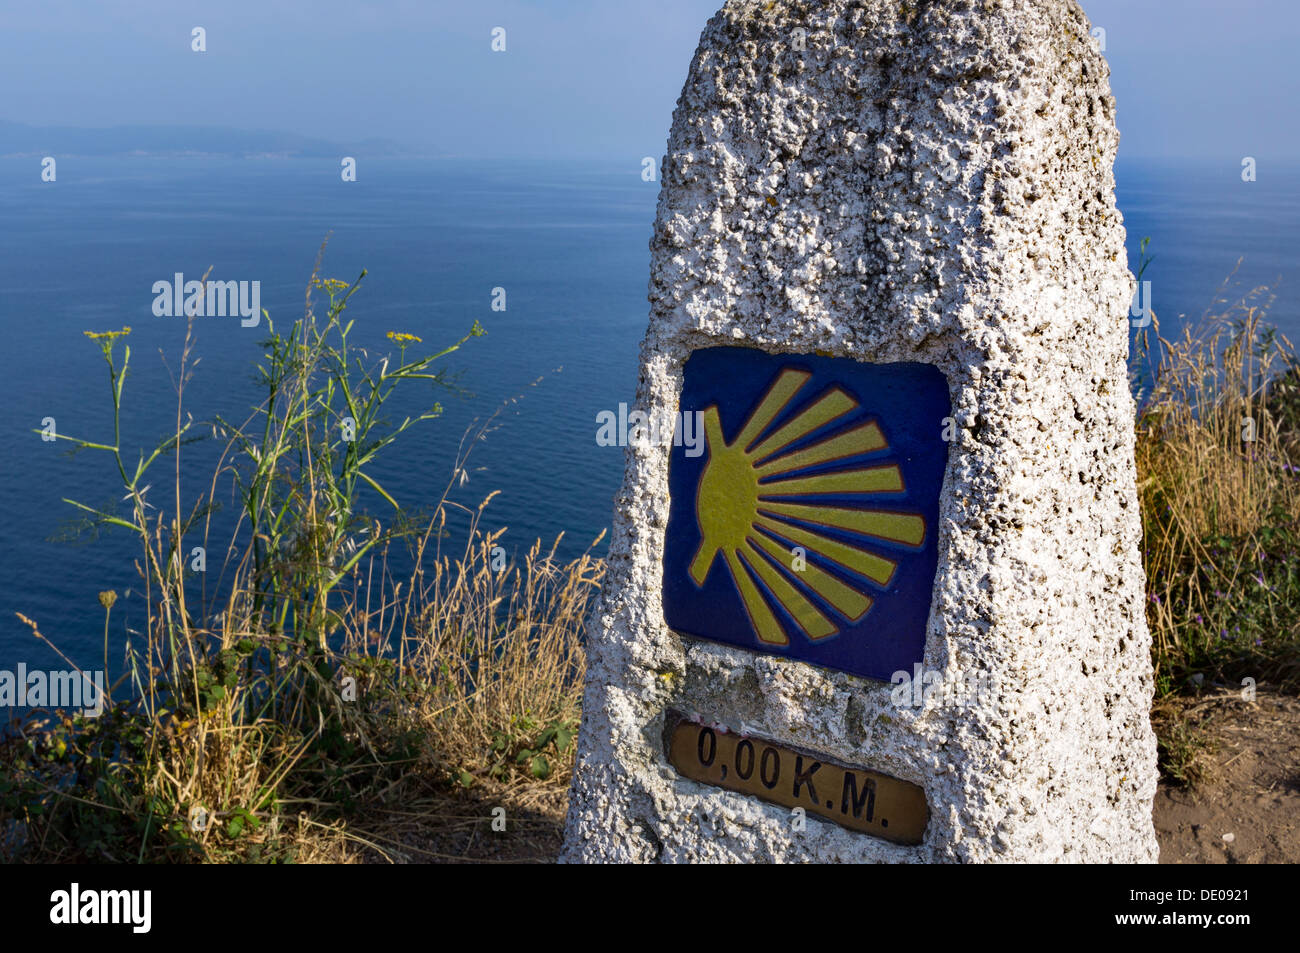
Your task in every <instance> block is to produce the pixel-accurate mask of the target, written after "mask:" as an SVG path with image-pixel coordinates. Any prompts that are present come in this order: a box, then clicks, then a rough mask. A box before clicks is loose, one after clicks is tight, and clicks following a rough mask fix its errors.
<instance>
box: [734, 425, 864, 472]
mask: <svg viewBox="0 0 1300 953" xmlns="http://www.w3.org/2000/svg"><path fill="white" fill-rule="evenodd" d="M887 446H888V444H887V443H885V438H884V435H883V434H881V432H880V428H879V427H877V426H876V425H875V424H874V423H870V424H863V425H862V426H861V427H854V428H853V429H852V430H847V431H845V432H844V433H842V434H839V435H837V436H834V437H831V438H829V439H827V440H823V441H822V442H821V443H815V444H813V445H812V446H811V447H805V448H804V449H803V450H796V451H795V452H794V453H790V454H787V455H785V456H784V457H777V458H776V459H775V460H771V461H769V462H767V463H765V464H763V465H762V466H761V467H758V468H757V472H758V475H759V476H760V477H765V476H771V475H773V474H777V473H789V472H791V471H793V470H802V469H803V468H804V467H811V466H815V465H816V464H818V463H826V462H827V461H830V460H838V459H841V458H843V457H851V456H855V455H856V454H859V453H871V452H872V451H875V450H883V449H885V447H887Z"/></svg>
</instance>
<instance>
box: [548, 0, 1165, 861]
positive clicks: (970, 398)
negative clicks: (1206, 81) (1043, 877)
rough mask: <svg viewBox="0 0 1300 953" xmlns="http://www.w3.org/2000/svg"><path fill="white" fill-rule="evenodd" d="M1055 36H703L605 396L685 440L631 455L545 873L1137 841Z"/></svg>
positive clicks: (741, 20)
mask: <svg viewBox="0 0 1300 953" xmlns="http://www.w3.org/2000/svg"><path fill="white" fill-rule="evenodd" d="M1090 30H1091V24H1090V23H1089V22H1088V20H1087V19H1086V18H1085V16H1084V15H1083V13H1082V12H1081V10H1080V9H1079V7H1078V5H1077V4H1076V3H1075V2H1073V0H931V2H923V0H917V2H897V0H891V2H886V0H856V2H850V0H826V2H816V3H813V2H810V3H800V2H793V0H792V2H781V0H777V2H732V3H728V4H727V5H726V6H725V7H724V9H723V10H722V11H721V12H719V13H718V14H717V15H716V16H715V17H714V18H713V19H712V20H711V21H710V22H709V24H708V26H707V27H706V29H705V31H704V34H703V36H702V37H701V40H700V44H699V48H698V50H697V52H696V54H695V57H694V60H693V61H692V63H691V66H690V71H689V75H688V77H687V80H686V84H685V87H684V89H683V91H682V94H681V98H680V99H679V101H678V104H677V109H676V111H675V113H674V116H673V124H672V131H671V133H670V138H669V142H668V150H667V155H666V156H665V158H664V160H663V164H662V191H661V193H660V198H659V205H658V212H657V215H656V220H655V225H654V235H653V238H652V241H651V253H652V261H651V281H650V300H651V315H650V322H649V329H648V331H647V333H646V337H645V340H644V343H643V345H642V351H641V358H640V382H639V386H638V391H637V403H636V406H637V407H639V408H642V409H643V410H644V411H645V413H646V414H647V415H649V416H650V417H658V418H660V419H671V420H675V421H677V426H678V427H682V428H684V427H687V426H690V427H692V428H693V429H692V433H693V434H696V435H700V434H702V446H703V452H699V450H698V445H697V449H696V452H694V453H688V449H689V448H690V446H691V444H692V441H682V440H680V439H679V440H677V441H676V442H674V441H673V440H671V439H666V438H665V439H657V440H633V441H630V445H629V446H628V449H627V451H626V454H627V455H626V471H625V477H624V482H623V486H622V489H621V491H620V492H619V495H618V497H617V499H616V505H615V529H614V535H613V540H612V544H611V549H610V555H609V567H608V575H607V578H606V582H605V585H604V588H603V591H602V594H601V597H600V599H599V600H598V603H597V605H596V608H595V610H594V612H593V614H592V616H591V619H590V623H589V626H588V632H587V649H588V671H587V684H586V690H585V697H584V709H583V722H582V727H581V731H580V734H579V748H578V760H577V766H576V769H575V773H574V779H573V787H572V792H571V798H570V808H569V816H568V821H567V827H566V833H565V846H564V849H563V857H562V859H564V860H568V861H586V862H627V861H663V862H681V861H695V862H709V861H724V862H725V861H733V862H734V861H886V862H936V861H965V862H989V861H1152V860H1154V859H1155V858H1156V854H1157V846H1156V841H1155V836H1154V831H1153V827H1152V821H1151V804H1152V798H1153V796H1154V794H1155V786H1156V766H1155V741H1154V737H1153V735H1152V732H1151V728H1150V723H1149V717H1148V710H1149V705H1150V700H1151V694H1152V673H1151V666H1150V655H1149V649H1150V637H1149V634H1148V631H1147V626H1146V620H1145V616H1144V608H1143V585H1144V579H1143V572H1142V566H1141V561H1140V558H1139V539H1140V520H1139V514H1138V505H1137V495H1136V488H1135V471H1134V462H1133V442H1134V405H1133V400H1132V397H1131V395H1130V392H1129V389H1128V384H1127V373H1126V358H1127V353H1128V327H1129V305H1130V302H1131V300H1132V294H1133V279H1132V276H1131V274H1130V273H1129V270H1128V265H1127V259H1126V255H1125V250H1124V228H1123V224H1122V221H1121V218H1120V215H1119V213H1118V211H1117V210H1116V207H1115V200H1114V180H1113V175H1112V164H1113V160H1114V157H1115V150H1116V147H1117V144H1118V134H1117V132H1116V127H1115V121H1114V120H1115V104H1114V100H1113V99H1112V97H1111V94H1110V89H1109V84H1108V80H1107V76H1108V71H1107V67H1106V64H1105V62H1104V60H1103V58H1102V56H1101V54H1100V52H1099V50H1098V49H1097V48H1096V45H1095V43H1094V41H1093V40H1092V39H1091V37H1090ZM669 429H671V428H669Z"/></svg>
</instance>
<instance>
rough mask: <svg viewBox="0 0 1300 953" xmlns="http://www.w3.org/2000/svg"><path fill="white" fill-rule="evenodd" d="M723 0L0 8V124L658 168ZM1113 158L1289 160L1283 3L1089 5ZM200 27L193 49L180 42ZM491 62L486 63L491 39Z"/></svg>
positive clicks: (82, 2)
mask: <svg viewBox="0 0 1300 953" xmlns="http://www.w3.org/2000/svg"><path fill="white" fill-rule="evenodd" d="M720 4H721V0H651V2H634V0H533V2H523V0H515V2H508V0H486V2H480V0H458V2H448V0H384V2H357V0H220V2H202V3H201V2H189V0H129V2H123V0H118V2H112V0H108V2H106V0H44V2H39V3H20V2H18V0H0V90H3V91H4V96H3V101H2V102H0V119H10V120H16V121H20V122H30V123H36V124H49V125H110V124H119V123H169V124H170V123H187V124H204V125H228V126H235V127H239V128H245V129H272V130H280V131H288V132H295V133H302V134H307V135H318V136H321V137H323V138H328V139H334V140H338V141H340V142H342V143H347V142H349V141H354V140H358V139H364V138H367V137H371V136H379V137H384V138H391V139H395V140H398V141H399V142H402V143H405V144H409V145H412V146H416V147H422V148H428V149H430V150H431V151H436V152H439V153H446V154H455V155H469V156H501V157H506V156H549V157H567V156H598V157H603V158H620V157H624V156H631V157H632V158H633V159H634V160H639V157H640V156H643V155H654V156H659V155H661V154H662V152H663V149H664V143H665V140H666V138H667V132H668V126H669V123H670V121H671V118H672V109H673V104H674V103H675V101H676V99H677V94H678V92H679V91H680V89H681V84H682V81H683V80H684V78H685V75H686V68H687V66H688V64H689V62H690V58H691V54H692V52H693V51H694V48H695V44H696V41H697V40H698V38H699V33H700V30H701V28H702V27H703V26H704V23H705V22H706V21H707V20H708V18H709V16H710V15H711V14H712V13H713V11H714V10H715V9H716V8H717V7H718V6H720ZM1084 9H1085V10H1086V11H1087V12H1088V14H1089V16H1090V17H1091V18H1092V20H1093V23H1094V25H1096V26H1100V27H1103V28H1105V30H1106V45H1107V57H1108V59H1109V60H1110V63H1111V66H1112V70H1113V76H1112V84H1113V87H1114V90H1115V94H1116V96H1117V98H1118V100H1119V117H1120V129H1121V132H1122V134H1123V144H1122V146H1121V149H1122V154H1125V155H1129V156H1195V155H1204V154H1212V155H1216V156H1224V155H1227V156H1240V155H1247V154H1249V155H1254V156H1257V157H1269V158H1274V159H1276V158H1282V157H1296V156H1300V123H1297V121H1296V119H1295V116H1296V113H1297V108H1296V102H1297V99H1298V98H1300V71H1298V70H1297V69H1296V65H1295V60H1296V52H1295V51H1296V49H1297V46H1300V3H1297V2H1296V0H1085V2H1084ZM195 26H201V27H204V28H205V29H206V31H207V47H208V49H207V52H206V53H202V54H199V53H194V52H191V50H190V31H191V29H192V28H193V27H195ZM496 26H501V27H504V28H505V29H506V31H507V33H506V39H507V51H506V52H505V53H504V54H494V53H492V52H491V50H490V48H489V47H490V42H491V35H490V34H491V30H492V28H493V27H496Z"/></svg>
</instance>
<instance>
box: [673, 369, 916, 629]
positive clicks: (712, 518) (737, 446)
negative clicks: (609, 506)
mask: <svg viewBox="0 0 1300 953" xmlns="http://www.w3.org/2000/svg"><path fill="white" fill-rule="evenodd" d="M811 377H812V375H811V374H810V373H808V372H807V371H801V370H796V369H793V368H789V369H786V370H784V371H782V372H781V374H780V375H778V377H777V378H776V380H775V381H774V382H773V383H772V385H771V386H770V387H769V388H768V390H767V393H766V394H764V396H763V398H762V399H761V400H760V401H759V403H758V406H757V407H756V408H755V409H754V411H753V412H752V413H751V414H750V415H749V418H748V419H747V420H746V421H745V424H744V426H743V427H742V428H741V432H740V433H738V434H737V435H736V438H735V440H733V441H732V442H731V443H728V442H727V440H726V434H725V433H724V432H723V429H722V421H721V416H720V414H719V411H718V408H717V407H716V406H714V407H710V408H708V409H707V410H705V411H704V419H703V424H704V427H703V429H704V435H705V439H706V442H707V445H708V453H709V456H708V460H707V461H706V463H705V465H704V469H703V471H702V472H701V474H700V481H699V484H698V486H697V489H696V495H695V515H696V519H697V520H698V522H699V527H700V536H701V539H700V546H699V549H697V550H696V552H695V555H694V556H693V557H692V559H691V564H690V568H689V573H690V576H691V578H692V579H694V580H695V582H696V584H697V585H699V586H703V585H704V584H705V582H706V580H707V577H708V573H709V570H710V569H711V568H712V566H713V563H714V562H715V561H716V560H717V558H718V556H719V554H721V556H722V559H723V561H725V563H726V565H727V570H728V572H729V574H730V576H731V579H732V582H733V584H734V585H735V587H736V590H737V592H738V593H739V595H740V600H741V603H742V604H743V605H744V608H745V612H746V614H747V615H748V617H749V621H750V624H751V626H752V628H753V630H754V632H755V633H756V634H757V636H758V638H759V640H760V641H762V642H764V643H766V644H768V645H788V644H789V641H790V640H789V637H788V636H787V635H786V632H785V626H784V625H783V624H782V621H781V619H780V617H778V615H777V612H776V609H775V607H774V605H773V603H776V604H779V605H780V606H781V608H782V609H783V610H784V611H785V612H786V613H788V614H789V616H790V618H792V619H793V620H794V622H795V624H796V625H797V626H798V627H799V629H800V630H801V631H802V632H803V634H804V635H805V636H807V637H808V638H810V639H812V640H814V641H816V640H819V639H824V638H829V637H830V636H832V635H835V634H836V633H837V632H838V626H839V623H838V622H836V621H833V620H832V619H831V618H829V617H828V614H827V612H825V611H823V610H824V608H825V606H829V607H831V608H833V609H834V610H835V612H836V613H837V614H838V615H839V616H843V617H844V618H847V619H850V620H852V621H853V622H858V621H859V620H861V619H862V618H863V617H864V616H865V615H866V614H867V612H868V611H869V610H870V608H871V606H872V602H873V600H872V598H871V597H870V596H868V595H866V594H865V593H862V592H859V591H858V590H857V589H856V588H854V586H853V585H851V584H849V583H847V582H845V581H844V580H841V579H839V578H837V577H836V576H835V575H833V574H832V573H830V572H827V571H825V570H824V569H822V568H821V567H819V566H817V565H813V564H807V563H805V565H804V566H803V567H802V568H801V569H800V570H799V571H798V573H797V574H796V573H795V571H794V570H793V569H792V568H791V567H790V566H789V565H788V560H789V557H790V553H789V552H788V551H787V550H784V549H783V548H782V545H781V542H782V541H787V540H788V541H792V542H793V544H795V545H800V546H804V547H806V549H807V550H808V552H810V553H815V554H817V555H819V556H820V557H822V558H823V559H826V560H829V561H830V562H832V563H834V564H835V565H836V566H837V567H841V568H843V569H845V570H847V571H848V572H851V573H854V574H857V575H858V576H862V577H865V578H867V579H870V580H872V581H873V582H876V583H878V584H880V585H881V586H888V585H889V583H890V581H891V580H892V579H893V577H894V573H895V572H896V571H897V568H898V563H897V562H896V561H894V560H891V559H886V558H885V557H883V556H880V555H877V554H876V553H874V552H871V551H869V550H866V549H861V548H859V547H858V546H856V545H853V544H850V543H845V542H841V541H839V540H836V539H832V538H830V537H828V536H825V535H823V534H822V533H819V532H816V531H814V530H812V529H808V528H805V527H803V526H796V525H792V524H791V523H788V522H786V520H788V519H794V520H800V521H801V522H805V523H811V524H813V525H815V526H816V525H821V526H830V527H835V528H838V529H845V530H850V531H852V532H855V533H861V534H864V535H866V536H871V537H875V538H877V539H886V540H894V541H898V542H904V543H911V544H912V545H918V544H920V543H921V542H922V540H924V538H925V521H924V520H923V519H922V518H921V517H919V516H913V515H911V514H907V513H894V512H889V511H885V510H858V509H847V508H842V507H833V506H817V505H813V504H807V503H789V502H781V499H782V498H787V497H799V496H818V495H826V494H845V495H850V494H866V493H897V492H901V491H902V490H903V489H904V486H903V475H902V470H901V469H900V468H899V467H898V466H897V465H896V464H882V465H879V466H870V467H859V468H857V469H853V470H841V471H837V472H833V473H822V474H814V475H811V476H790V474H795V473H797V472H798V471H801V470H804V469H806V468H808V467H812V466H816V465H818V464H823V463H828V462H833V461H835V460H837V459H844V458H849V457H853V456H857V455H860V454H866V453H871V452H874V451H876V450H883V449H886V448H887V447H888V443H887V441H886V440H885V438H884V435H883V434H882V433H881V431H880V428H879V426H877V424H875V423H869V424H862V425H859V426H854V427H851V428H849V429H848V430H846V431H845V432H843V433H839V434H834V435H832V436H831V437H829V438H827V439H824V440H820V441H819V442H817V443H814V444H813V445H812V446H809V447H805V448H803V449H802V450H797V451H794V452H793V453H786V454H785V456H779V454H780V453H781V452H782V451H783V450H785V449H786V448H788V447H789V446H790V445H791V444H793V443H796V442H797V441H799V440H801V439H803V438H804V437H806V436H808V435H810V434H813V433H816V432H817V431H818V430H819V429H820V428H822V427H824V426H826V425H827V424H830V423H831V422H833V421H835V420H837V419H838V418H840V417H842V416H843V415H845V414H847V413H849V412H850V411H852V410H854V409H855V408H856V407H857V406H858V403H857V401H856V400H854V399H853V398H852V397H850V396H849V395H848V394H847V393H845V392H844V391H843V390H841V389H840V388H838V387H833V388H831V389H830V390H828V391H826V392H824V393H823V394H822V395H821V396H820V397H818V398H817V399H815V400H813V401H811V402H810V403H809V404H806V405H805V406H804V408H803V409H802V410H800V411H799V412H798V413H797V414H795V415H794V416H793V418H792V419H791V420H789V421H788V422H787V423H785V424H784V425H783V426H781V427H780V428H778V429H777V430H776V432H775V433H771V434H768V435H767V436H766V437H765V438H764V437H763V434H764V432H765V431H766V430H767V429H768V427H769V426H771V424H772V422H773V421H774V420H776V419H778V418H779V417H780V416H781V415H782V414H783V413H785V411H786V409H787V408H788V407H789V405H790V403H791V402H792V401H793V400H794V399H795V397H796V395H797V394H798V392H799V390H800V389H801V388H802V387H803V386H804V385H805V384H806V383H807V382H808V380H809V379H810V378H811ZM757 441H761V442H760V443H758V444H757V446H754V448H753V449H752V450H750V449H747V448H749V447H750V445H751V444H755V443H756V442H757ZM778 477H784V479H773V480H772V482H770V483H766V484H762V483H760V480H762V479H764V478H778ZM760 528H761V532H760ZM810 594H811V595H816V596H817V597H818V598H819V599H821V600H822V605H821V606H819V605H818V604H816V603H814V602H813V601H812V599H811V598H810V597H809V595H810Z"/></svg>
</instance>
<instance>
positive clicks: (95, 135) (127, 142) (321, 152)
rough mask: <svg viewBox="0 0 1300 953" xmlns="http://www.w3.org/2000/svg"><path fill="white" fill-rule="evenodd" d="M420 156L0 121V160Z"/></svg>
mask: <svg viewBox="0 0 1300 953" xmlns="http://www.w3.org/2000/svg"><path fill="white" fill-rule="evenodd" d="M358 152H360V153H364V154H365V155H366V156H367V157H374V156H407V155H421V154H423V153H422V152H419V151H413V150H410V149H407V148H405V147H403V146H401V145H399V144H398V143H396V142H393V141H391V140H389V139H363V140H360V141H358V142H351V143H346V144H341V143H337V142H329V141H327V140H324V139H314V138H312V137H310V136H300V135H297V134H295V133H291V132H266V131H258V130H248V129H231V128H228V127H224V126H161V125H159V126H150V125H140V126H109V127H107V128H104V129H88V128H77V127H72V126H31V125H27V124H26V123H20V122H9V121H6V120H0V156H33V155H39V156H47V155H52V156H61V155H63V156H66V155H82V156H115V155H158V156H180V155H210V156H235V157H248V156H284V157H286V158H333V157H337V156H345V155H352V154H354V153H358Z"/></svg>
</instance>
